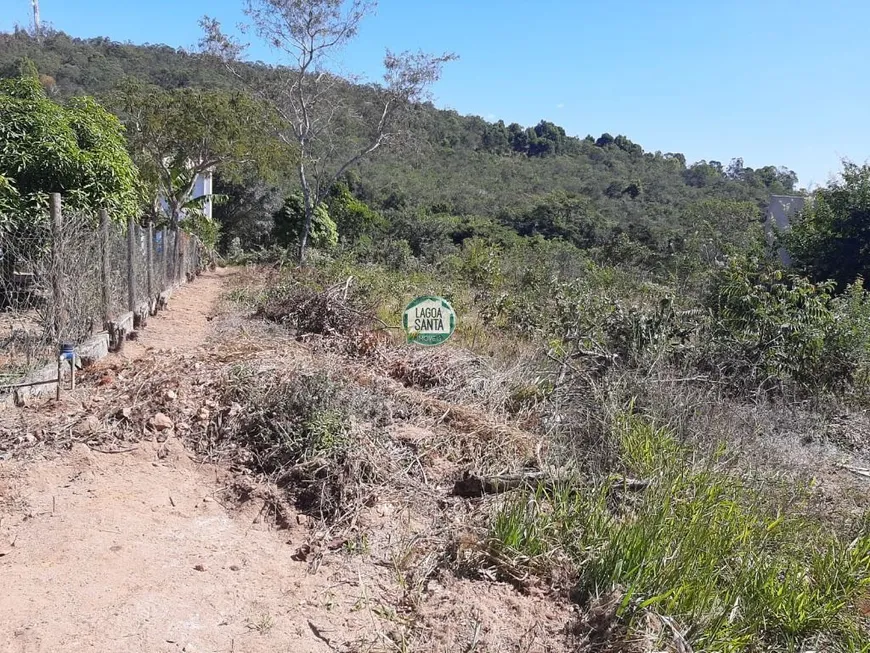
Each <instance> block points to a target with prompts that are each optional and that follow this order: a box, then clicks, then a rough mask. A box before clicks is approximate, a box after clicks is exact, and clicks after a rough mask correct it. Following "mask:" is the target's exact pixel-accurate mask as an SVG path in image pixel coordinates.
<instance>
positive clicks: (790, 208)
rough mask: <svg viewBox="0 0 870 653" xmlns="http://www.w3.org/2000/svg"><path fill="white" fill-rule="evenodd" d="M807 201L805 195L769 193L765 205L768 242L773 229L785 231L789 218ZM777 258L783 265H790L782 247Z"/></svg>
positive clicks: (789, 258)
mask: <svg viewBox="0 0 870 653" xmlns="http://www.w3.org/2000/svg"><path fill="white" fill-rule="evenodd" d="M806 203H807V198H806V197H801V196H799V195H771V196H770V204H769V205H768V207H767V220H766V224H765V226H766V231H767V237H768V239H769V241H770V242H772V240H773V235H774V230H775V229H776V230H779V231H785V230H786V229H788V228H789V226H790V225H791V219H792V218H793V217H794V216H795V214H796V213H798V212H799V211H801V210H802V209H803V208H804V206H805V205H806ZM779 260H780V261H782V263H783V265H791V256H789V254H788V252H787V251H785V249H784V248H782V247H780V248H779Z"/></svg>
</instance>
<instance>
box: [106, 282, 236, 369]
mask: <svg viewBox="0 0 870 653" xmlns="http://www.w3.org/2000/svg"><path fill="white" fill-rule="evenodd" d="M233 274H235V270H233V269H232V268H218V269H217V270H214V271H211V272H205V273H203V274H202V275H200V276H199V277H198V278H197V279H196V281H195V282H194V283H188V284H184V285H183V286H181V287H180V288H178V289H177V290H176V291H175V292H174V293H173V294H172V298H171V299H170V301H169V305H168V307H167V308H166V310H163V311H161V312H160V313H158V314H157V315H156V316H155V317H152V318H151V319H149V320H148V325H147V326H146V328H145V329H142V330H141V331H140V332H139V333H138V338H137V339H136V340H133V341H129V342H127V343H125V345H124V349H123V351H122V352H121V354H120V355H121V356H122V357H124V358H131V359H134V360H135V359H137V358H142V356H144V355H145V353H146V352H147V351H148V350H149V349H177V350H182V351H183V350H187V349H193V348H195V347H197V346H199V345H201V344H202V343H203V342H205V339H206V338H207V337H208V334H209V333H210V332H211V318H212V317H213V315H214V309H215V305H216V304H217V301H218V299H219V298H220V295H221V292H222V291H223V289H224V287H225V284H226V283H227V279H228V278H229V277H230V276H232V275H233Z"/></svg>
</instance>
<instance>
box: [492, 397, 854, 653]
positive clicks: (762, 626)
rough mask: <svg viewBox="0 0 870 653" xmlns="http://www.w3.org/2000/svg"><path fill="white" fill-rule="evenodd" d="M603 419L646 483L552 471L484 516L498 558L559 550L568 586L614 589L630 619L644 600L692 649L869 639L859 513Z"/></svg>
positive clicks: (631, 421) (823, 646)
mask: <svg viewBox="0 0 870 653" xmlns="http://www.w3.org/2000/svg"><path fill="white" fill-rule="evenodd" d="M614 429H615V431H616V433H615V435H616V436H617V438H618V441H619V444H620V449H621V458H622V462H623V465H624V467H625V469H624V471H625V472H626V473H629V474H632V475H640V476H642V477H643V478H645V479H648V480H649V481H651V484H650V486H649V487H648V488H647V489H646V490H645V492H644V493H643V494H642V495H640V496H634V495H632V496H630V497H629V496H623V495H621V493H620V483H619V482H617V481H608V482H602V483H600V484H598V485H597V486H595V487H591V488H588V489H578V487H577V486H572V485H571V484H568V483H563V484H560V485H558V486H556V487H548V488H545V487H540V488H538V490H537V491H536V492H535V493H533V494H531V495H530V496H525V497H522V498H520V499H515V500H513V501H508V502H507V503H506V504H505V505H504V506H502V507H501V508H500V509H499V510H498V511H497V512H496V514H495V515H494V517H493V520H492V522H491V527H490V537H491V542H492V546H493V547H494V548H496V549H497V550H498V553H499V555H500V558H501V559H504V558H505V557H510V556H513V558H514V559H515V560H524V561H527V562H528V563H530V566H532V567H533V568H537V569H540V568H541V567H543V566H545V565H546V563H547V561H548V560H550V559H555V557H557V554H562V555H563V556H567V558H568V559H570V560H571V562H572V564H573V566H574V572H575V575H576V579H577V588H576V589H577V590H578V591H579V592H578V594H579V596H581V597H586V598H587V599H588V598H592V597H595V596H600V595H603V594H606V593H610V592H612V591H613V590H617V591H619V592H620V594H621V596H622V602H621V604H620V607H619V610H618V611H617V615H618V617H619V618H620V619H621V620H623V621H624V623H625V624H627V625H628V626H629V628H630V629H631V628H635V629H637V628H641V627H642V624H643V623H644V622H643V620H641V619H640V617H641V616H642V615H644V614H648V613H649V612H655V613H656V614H659V615H664V616H667V617H671V618H673V619H675V620H677V622H678V623H680V624H682V626H683V628H684V630H685V637H686V639H687V640H688V641H689V642H690V643H691V645H692V646H693V647H695V650H702V651H711V652H712V651H717V652H719V651H721V652H723V653H724V652H729V653H730V652H736V651H802V650H807V649H805V648H804V647H809V648H810V649H811V650H837V651H849V652H853V651H867V650H870V647H868V644H867V642H868V641H870V639H868V630H867V626H868V623H867V621H866V619H865V620H864V621H863V622H862V618H863V617H862V616H861V605H862V604H863V605H865V606H866V601H867V597H868V592H870V530H868V529H867V528H866V526H865V527H863V528H862V529H861V530H860V532H858V533H857V534H853V535H850V536H845V535H842V534H840V533H837V532H834V531H833V530H831V529H830V527H827V526H825V525H823V524H821V523H819V522H818V521H816V520H814V519H812V518H811V517H809V516H806V515H804V514H802V513H801V511H800V507H799V505H795V502H794V501H793V499H790V500H788V501H786V500H785V499H783V500H782V501H780V502H779V504H777V501H775V500H772V499H771V497H770V496H769V493H768V494H767V495H762V494H761V493H760V492H759V491H757V490H755V489H754V488H752V487H750V486H749V485H748V484H747V483H745V482H743V481H742V480H741V479H740V478H735V477H732V476H729V475H727V474H725V473H724V472H722V471H719V470H718V469H717V459H716V458H714V459H712V460H708V461H693V460H691V459H690V457H689V454H688V452H687V451H686V450H685V449H684V448H683V447H682V446H681V445H680V444H679V443H678V442H677V441H676V440H675V438H674V437H673V435H672V433H671V432H670V431H669V430H668V429H666V428H662V427H657V426H656V425H654V424H652V423H650V422H649V421H648V420H645V419H643V418H641V417H639V416H637V415H635V414H633V413H631V412H626V413H623V414H621V415H619V416H618V418H617V419H616V421H615V426H614ZM558 557H561V556H558Z"/></svg>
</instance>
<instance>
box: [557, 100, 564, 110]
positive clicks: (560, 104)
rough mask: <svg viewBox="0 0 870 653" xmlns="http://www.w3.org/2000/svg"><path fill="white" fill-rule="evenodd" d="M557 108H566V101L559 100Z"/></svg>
mask: <svg viewBox="0 0 870 653" xmlns="http://www.w3.org/2000/svg"><path fill="white" fill-rule="evenodd" d="M556 108H557V109H564V108H565V103H564V102H559V104H557V105H556Z"/></svg>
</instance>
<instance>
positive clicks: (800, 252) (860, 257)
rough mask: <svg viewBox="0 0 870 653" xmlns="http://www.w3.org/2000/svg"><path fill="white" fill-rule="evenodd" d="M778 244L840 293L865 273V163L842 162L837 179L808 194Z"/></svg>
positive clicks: (869, 203)
mask: <svg viewBox="0 0 870 653" xmlns="http://www.w3.org/2000/svg"><path fill="white" fill-rule="evenodd" d="M783 240H784V244H785V246H786V248H787V249H788V251H789V254H790V255H791V256H792V259H793V260H794V262H795V263H796V264H797V265H798V266H799V267H800V268H802V270H803V271H804V272H805V273H806V274H808V275H809V276H811V277H812V278H814V279H816V280H818V281H824V280H827V279H833V280H834V281H836V283H837V286H838V287H839V288H840V289H842V288H845V287H846V285H848V284H850V283H853V282H854V281H855V280H856V279H858V278H859V277H861V278H867V275H868V273H870V165H862V166H858V165H855V164H853V163H848V162H847V163H845V164H844V167H843V173H842V178H841V179H840V180H839V181H836V182H834V183H832V184H831V185H830V186H828V187H827V188H821V189H819V190H818V191H816V193H815V194H814V195H813V197H812V199H811V201H810V202H809V203H808V205H807V206H806V207H805V209H804V210H803V211H802V212H801V213H800V214H799V215H798V216H797V218H796V219H795V220H794V221H793V225H792V227H791V229H790V230H788V231H787V232H786V233H785V234H783Z"/></svg>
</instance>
